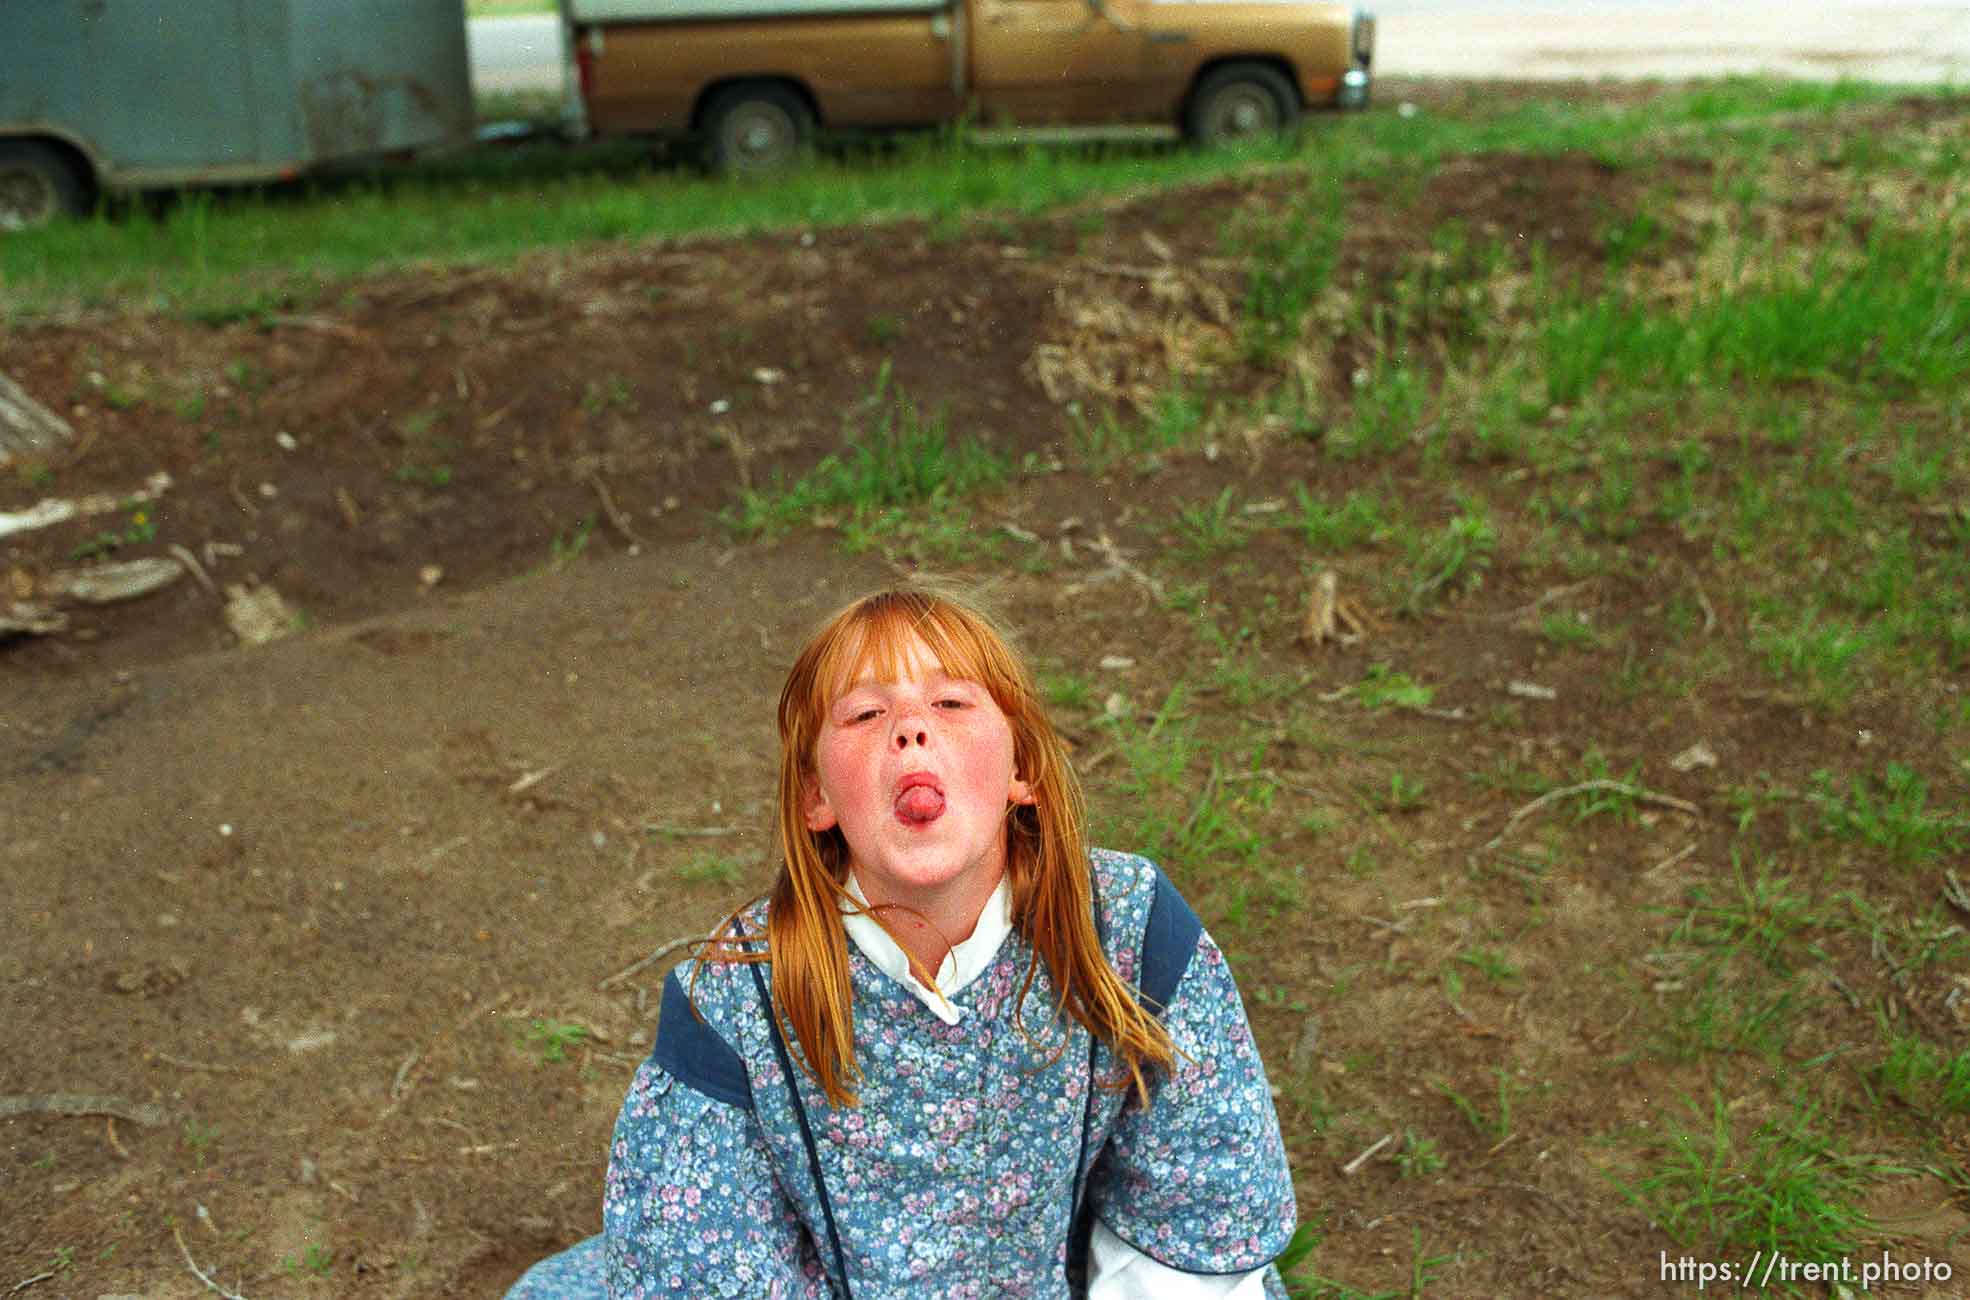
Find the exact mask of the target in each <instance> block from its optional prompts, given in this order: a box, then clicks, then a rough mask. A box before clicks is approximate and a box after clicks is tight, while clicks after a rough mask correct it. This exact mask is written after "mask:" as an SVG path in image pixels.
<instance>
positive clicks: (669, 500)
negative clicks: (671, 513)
mask: <svg viewBox="0 0 1970 1300" xmlns="http://www.w3.org/2000/svg"><path fill="white" fill-rule="evenodd" d="M683 504H684V503H683V502H682V501H679V500H678V499H677V498H676V497H665V498H664V509H666V510H675V509H677V507H679V506H681V505H683Z"/></svg>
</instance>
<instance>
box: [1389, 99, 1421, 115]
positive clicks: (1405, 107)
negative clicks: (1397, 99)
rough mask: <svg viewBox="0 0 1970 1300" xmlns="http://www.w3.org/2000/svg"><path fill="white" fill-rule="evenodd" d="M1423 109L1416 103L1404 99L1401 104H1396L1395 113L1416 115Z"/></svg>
mask: <svg viewBox="0 0 1970 1300" xmlns="http://www.w3.org/2000/svg"><path fill="white" fill-rule="evenodd" d="M1421 111H1422V110H1421V109H1419V108H1417V107H1416V106H1415V105H1414V104H1412V103H1410V102H1409V101H1408V100H1406V99H1405V100H1403V101H1402V102H1401V103H1400V104H1397V105H1396V106H1395V115H1396V116H1397V117H1414V116H1416V114H1418V113H1420V112H1421Z"/></svg>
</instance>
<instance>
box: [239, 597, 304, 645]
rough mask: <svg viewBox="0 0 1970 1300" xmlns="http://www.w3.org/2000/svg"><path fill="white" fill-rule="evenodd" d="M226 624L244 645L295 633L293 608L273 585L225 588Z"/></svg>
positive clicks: (260, 643) (277, 638) (261, 643)
mask: <svg viewBox="0 0 1970 1300" xmlns="http://www.w3.org/2000/svg"><path fill="white" fill-rule="evenodd" d="M226 626H227V627H230V628H231V629H232V630H233V635H234V636H236V637H238V638H239V639H240V640H241V641H242V642H243V643H245V644H246V645H265V644H266V643H267V642H269V641H278V640H280V638H282V637H284V636H289V635H291V634H292V633H293V632H294V611H293V610H291V609H289V608H288V606H287V602H286V601H284V600H282V599H281V598H280V593H279V592H278V591H275V590H274V589H273V588H272V587H255V588H253V589H252V590H250V591H249V590H248V589H247V588H245V587H244V586H241V585H240V584H238V583H234V584H232V585H231V586H229V587H227V588H226Z"/></svg>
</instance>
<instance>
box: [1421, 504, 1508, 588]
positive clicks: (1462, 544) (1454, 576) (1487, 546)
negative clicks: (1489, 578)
mask: <svg viewBox="0 0 1970 1300" xmlns="http://www.w3.org/2000/svg"><path fill="white" fill-rule="evenodd" d="M1497 549H1498V530H1497V527H1496V526H1495V525H1494V524H1493V523H1492V522H1491V515H1490V513H1489V512H1488V511H1486V510H1485V509H1484V508H1482V507H1481V506H1478V505H1476V504H1475V503H1469V502H1467V503H1466V504H1465V506H1464V508H1463V509H1462V511H1460V512H1459V513H1458V514H1457V516H1456V517H1455V518H1453V519H1452V520H1451V521H1450V522H1449V523H1448V524H1445V525H1444V527H1443V529H1442V531H1440V532H1437V533H1434V534H1429V535H1426V536H1424V537H1422V538H1420V539H1418V540H1416V541H1414V542H1412V543H1411V545H1410V547H1409V551H1410V579H1409V582H1408V584H1407V587H1406V589H1405V590H1404V592H1403V595H1402V602H1401V609H1402V612H1403V613H1405V614H1419V613H1421V612H1423V611H1424V610H1426V609H1428V608H1430V607H1431V606H1433V605H1435V604H1436V603H1437V602H1438V601H1440V600H1441V599H1443V597H1444V596H1446V595H1448V594H1451V593H1454V592H1459V591H1470V590H1474V589H1476V588H1477V587H1479V586H1480V585H1482V584H1483V582H1484V574H1485V571H1486V570H1487V569H1489V568H1490V567H1491V560H1492V556H1493V554H1494V552H1496V550H1497Z"/></svg>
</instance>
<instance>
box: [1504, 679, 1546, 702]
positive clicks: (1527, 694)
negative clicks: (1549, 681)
mask: <svg viewBox="0 0 1970 1300" xmlns="http://www.w3.org/2000/svg"><path fill="white" fill-rule="evenodd" d="M1505 693H1506V694H1507V695H1516V696H1517V697H1518V698H1519V699H1522V700H1556V699H1558V698H1559V697H1560V693H1559V692H1558V691H1556V690H1554V689H1553V688H1552V687H1550V686H1541V685H1540V684H1539V683H1538V682H1507V683H1505Z"/></svg>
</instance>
